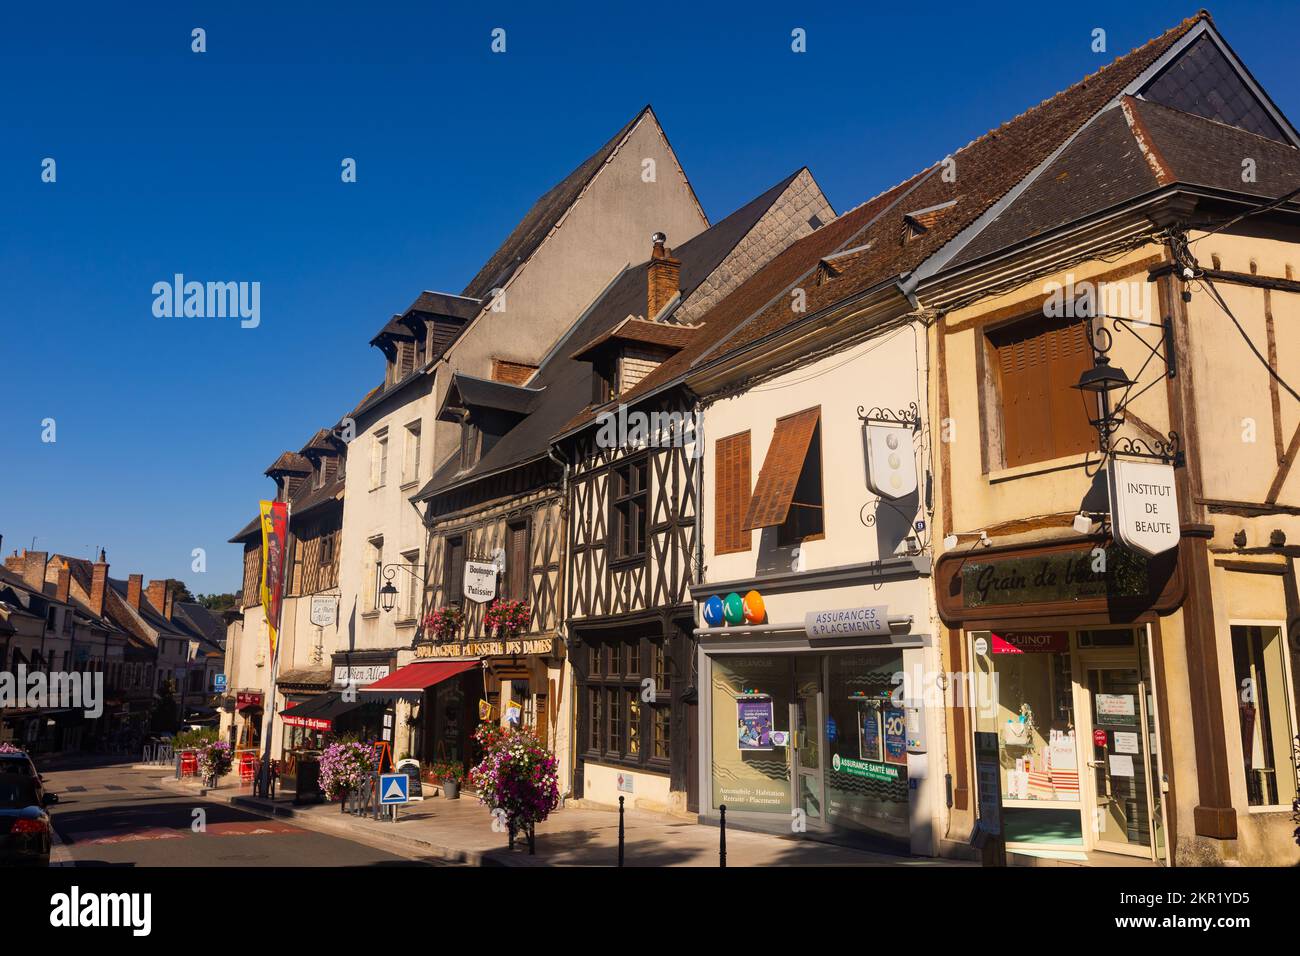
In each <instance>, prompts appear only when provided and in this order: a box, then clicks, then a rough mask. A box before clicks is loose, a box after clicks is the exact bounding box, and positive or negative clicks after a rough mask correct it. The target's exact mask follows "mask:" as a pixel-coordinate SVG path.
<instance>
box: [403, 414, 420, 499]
mask: <svg viewBox="0 0 1300 956" xmlns="http://www.w3.org/2000/svg"><path fill="white" fill-rule="evenodd" d="M402 432H403V435H402V440H403V446H402V486H403V487H405V486H407V485H410V484H414V483H415V482H417V481H419V480H420V454H421V451H422V449H423V440H424V437H423V434H422V432H423V423H422V422H421V421H420V420H419V419H418V418H417V419H415V421H411V422H407V423H406V424H405V425H404V426H403V428H402Z"/></svg>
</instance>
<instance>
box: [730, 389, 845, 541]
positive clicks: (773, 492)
mask: <svg viewBox="0 0 1300 956" xmlns="http://www.w3.org/2000/svg"><path fill="white" fill-rule="evenodd" d="M823 510H824V509H823V497H822V450H821V408H820V407H818V408H807V409H804V410H803V411H801V412H797V413H795V414H793V415H787V416H785V417H784V418H779V419H777V422H776V428H775V429H774V430H773V432H772V442H771V444H770V445H768V449H767V456H766V457H765V458H764V459H763V467H762V468H761V469H760V470H759V472H758V482H757V483H756V484H755V486H754V494H753V497H752V498H751V499H750V502H749V509H748V511H747V512H746V514H745V520H744V523H743V525H742V531H745V532H748V531H752V530H754V529H755V528H776V529H777V542H778V544H780V545H782V546H787V545H792V544H798V543H799V542H800V541H807V540H810V539H816V538H820V537H822V535H823V534H824V532H825V524H824V516H823Z"/></svg>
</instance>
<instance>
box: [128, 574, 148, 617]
mask: <svg viewBox="0 0 1300 956" xmlns="http://www.w3.org/2000/svg"><path fill="white" fill-rule="evenodd" d="M143 587H144V575H143V574H133V575H131V576H130V577H128V578H127V579H126V603H127V604H129V605H131V610H133V611H139V610H140V591H141V589H142V588H143Z"/></svg>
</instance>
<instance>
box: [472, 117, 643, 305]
mask: <svg viewBox="0 0 1300 956" xmlns="http://www.w3.org/2000/svg"><path fill="white" fill-rule="evenodd" d="M653 115H654V111H653V110H652V109H651V108H650V107H649V105H647V106H645V107H643V108H642V109H641V111H640V112H639V113H637V114H636V116H634V117H632V119H631V120H630V121H629V122H628V123H627V125H626V126H624V127H623V128H622V129H620V130H619V131H618V132H617V133H615V134H614V135H613V137H611V138H610V140H609V141H608V142H607V143H605V145H604V146H602V147H600V149H598V150H596V152H594V153H592V154H591V155H590V156H588V157H587V159H586V160H584V161H583V163H582V164H581V165H579V166H578V168H577V169H575V170H574V171H573V172H571V173H569V175H567V176H565V177H564V179H562V180H560V181H559V182H558V183H556V184H555V185H554V186H552V187H551V188H550V189H549V190H547V191H546V193H545V194H543V195H542V197H541V198H540V199H538V200H537V202H535V203H533V206H532V208H531V209H529V210H528V212H527V214H525V216H524V218H523V219H521V220H520V221H519V224H518V225H517V226H515V228H514V229H513V230H512V231H511V233H510V235H509V236H507V237H506V240H505V242H503V243H501V246H500V247H499V248H498V249H497V251H496V252H494V253H493V254H492V257H491V258H490V259H488V261H487V262H486V263H484V264H483V268H481V269H480V270H479V271H478V274H477V275H475V276H474V278H473V279H471V280H470V282H469V285H467V286H465V290H464V292H463V293H462V294H463V295H466V296H469V297H470V298H473V299H486V298H487V297H488V296H489V295H490V294H491V292H492V290H493V289H499V288H501V287H503V286H504V285H505V284H506V282H507V281H509V279H510V277H511V276H512V275H514V273H515V270H516V269H518V268H519V266H521V265H522V264H523V263H524V262H526V261H527V260H528V257H529V256H531V255H532V254H533V253H534V252H536V251H537V247H538V246H540V245H541V244H542V241H543V240H544V239H545V238H546V237H547V236H548V235H549V234H550V232H551V230H552V229H553V228H554V227H555V224H556V223H557V222H559V221H560V219H561V218H562V217H563V216H564V214H565V212H567V211H568V209H569V207H570V206H572V205H573V204H574V202H575V201H576V200H577V198H578V196H579V195H581V193H582V191H583V190H584V189H586V188H587V184H588V183H590V182H591V180H592V178H593V177H594V176H595V175H596V173H598V172H599V171H600V168H601V167H602V166H604V165H605V164H606V163H607V162H609V160H610V158H611V157H612V156H613V155H614V153H615V151H616V150H617V149H618V147H619V145H620V144H621V143H622V142H623V140H624V139H626V138H627V136H628V134H630V133H631V132H632V130H633V129H635V128H636V125H637V124H638V123H640V122H641V120H642V119H643V118H644V117H646V116H653Z"/></svg>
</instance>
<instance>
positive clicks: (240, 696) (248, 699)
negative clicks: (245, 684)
mask: <svg viewBox="0 0 1300 956" xmlns="http://www.w3.org/2000/svg"><path fill="white" fill-rule="evenodd" d="M261 706H262V692H261V691H260V690H241V691H237V692H236V693H235V709H236V710H244V709H245V708H248V707H261Z"/></svg>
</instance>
